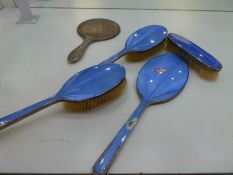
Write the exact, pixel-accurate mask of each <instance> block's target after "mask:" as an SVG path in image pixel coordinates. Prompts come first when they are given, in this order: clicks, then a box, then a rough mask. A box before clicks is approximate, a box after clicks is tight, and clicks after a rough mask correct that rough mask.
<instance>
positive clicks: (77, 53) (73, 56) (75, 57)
mask: <svg viewBox="0 0 233 175" xmlns="http://www.w3.org/2000/svg"><path fill="white" fill-rule="evenodd" d="M92 42H93V40H91V39H88V38H85V39H84V41H83V42H82V44H80V45H79V46H78V47H77V48H75V49H74V50H73V51H72V52H70V54H69V55H68V58H67V60H68V62H69V63H71V64H72V63H76V62H77V61H79V60H80V59H81V58H82V56H83V54H84V52H85V50H86V48H87V47H88V46H89V45H90V44H91V43H92Z"/></svg>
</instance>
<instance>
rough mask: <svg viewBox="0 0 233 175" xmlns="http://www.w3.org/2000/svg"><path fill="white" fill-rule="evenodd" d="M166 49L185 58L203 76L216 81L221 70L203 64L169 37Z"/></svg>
mask: <svg viewBox="0 0 233 175" xmlns="http://www.w3.org/2000/svg"><path fill="white" fill-rule="evenodd" d="M166 49H167V51H168V52H171V53H174V54H176V55H178V56H180V57H182V58H184V59H185V60H186V61H187V63H188V64H189V66H190V67H191V68H192V69H194V70H195V71H196V72H197V73H198V75H199V76H200V77H201V78H204V79H206V80H210V81H214V80H216V79H217V77H218V72H219V71H216V70H213V69H211V68H209V67H207V66H206V65H204V64H202V63H201V62H199V61H198V60H197V59H196V58H193V57H192V56H191V55H189V54H188V53H186V52H185V51H184V50H183V49H181V48H180V47H178V46H177V45H176V44H174V43H173V42H172V41H170V40H169V39H167V40H166Z"/></svg>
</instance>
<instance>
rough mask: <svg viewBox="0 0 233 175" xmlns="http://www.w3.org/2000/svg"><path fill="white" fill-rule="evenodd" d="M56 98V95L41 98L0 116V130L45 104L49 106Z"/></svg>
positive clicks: (43, 106)
mask: <svg viewBox="0 0 233 175" xmlns="http://www.w3.org/2000/svg"><path fill="white" fill-rule="evenodd" d="M57 100H58V99H57V98H56V97H50V98H47V99H45V100H42V101H40V102H38V103H35V104H33V105H31V106H29V107H26V108H24V109H21V110H19V111H17V112H15V113H12V114H10V115H7V116H5V117H2V118H0V130H2V129H4V128H6V127H8V126H10V125H12V124H14V123H16V122H18V121H20V120H22V119H24V118H25V117H27V116H29V115H31V114H33V113H35V112H37V111H39V110H41V109H43V108H45V107H47V106H50V105H52V104H54V103H56V102H57Z"/></svg>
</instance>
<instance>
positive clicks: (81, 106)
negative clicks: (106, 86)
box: [64, 79, 126, 112]
mask: <svg viewBox="0 0 233 175" xmlns="http://www.w3.org/2000/svg"><path fill="white" fill-rule="evenodd" d="M125 86H126V79H124V80H123V81H122V82H121V83H120V84H119V85H118V86H116V87H115V88H113V89H112V90H110V91H109V92H107V93H105V94H103V95H100V96H98V97H95V98H93V99H90V100H85V101H80V102H71V101H66V102H64V108H65V109H66V110H68V111H74V112H76V111H77V112H78V111H87V110H91V109H93V108H96V107H98V106H99V105H101V104H103V103H105V102H108V101H110V100H113V99H116V98H117V97H119V96H120V95H121V94H122V93H123V91H124V89H125Z"/></svg>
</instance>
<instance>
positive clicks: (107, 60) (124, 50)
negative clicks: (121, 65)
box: [100, 49, 128, 64]
mask: <svg viewBox="0 0 233 175" xmlns="http://www.w3.org/2000/svg"><path fill="white" fill-rule="evenodd" d="M127 52H128V50H126V49H123V50H121V51H120V52H118V53H117V54H115V55H113V56H111V57H110V58H108V59H106V60H105V61H103V62H101V63H100V64H103V63H114V62H115V61H117V60H118V59H119V58H120V57H122V56H123V55H125V54H126V53H127Z"/></svg>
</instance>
